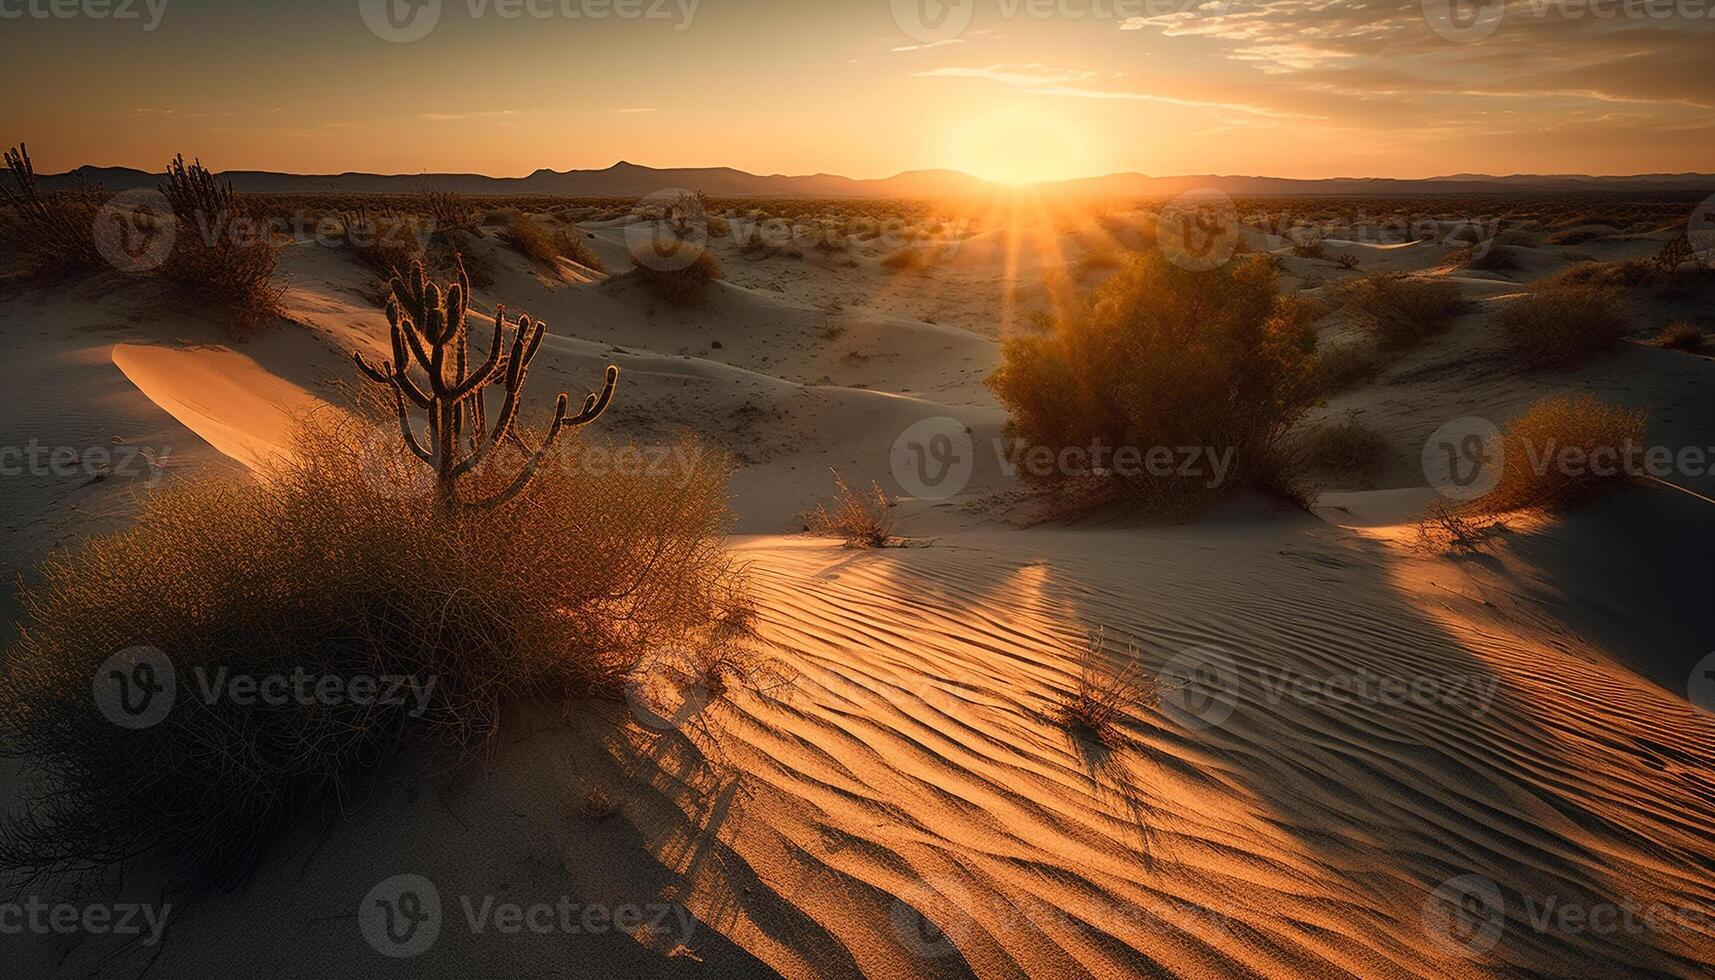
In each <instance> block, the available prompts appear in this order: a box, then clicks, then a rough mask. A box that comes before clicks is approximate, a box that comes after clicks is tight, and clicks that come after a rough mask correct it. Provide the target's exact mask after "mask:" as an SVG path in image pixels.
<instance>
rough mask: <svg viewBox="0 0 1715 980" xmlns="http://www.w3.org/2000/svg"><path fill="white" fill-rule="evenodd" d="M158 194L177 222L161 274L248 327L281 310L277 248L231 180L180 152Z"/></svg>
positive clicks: (282, 290)
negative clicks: (188, 161) (276, 276)
mask: <svg viewBox="0 0 1715 980" xmlns="http://www.w3.org/2000/svg"><path fill="white" fill-rule="evenodd" d="M161 194H162V195H163V196H164V197H166V199H167V203H168V205H169V206H171V208H172V210H173V217H174V218H175V219H176V220H177V221H178V235H177V236H176V237H175V238H174V241H173V250H172V253H171V254H170V255H169V256H168V257H167V261H166V263H165V264H164V265H163V266H162V267H161V272H162V274H163V275H164V276H165V277H166V278H167V279H168V280H169V281H171V282H173V283H175V284H176V285H177V286H178V287H179V288H181V289H183V290H185V291H186V292H188V293H190V294H191V295H192V296H194V297H196V298H197V299H199V300H202V301H205V302H208V303H211V304H214V305H216V306H218V307H220V308H222V310H223V311H225V312H227V313H228V314H229V315H231V316H233V317H234V319H235V323H236V325H237V326H239V327H252V326H255V325H256V324H257V323H259V322H260V321H262V320H263V319H265V318H266V317H268V316H270V315H273V314H275V313H277V312H278V311H279V309H280V295H281V294H282V293H283V292H284V291H285V289H284V287H276V286H275V285H274V266H275V262H276V260H277V258H278V248H277V247H276V246H275V244H274V242H273V240H272V238H271V237H270V236H269V233H268V231H267V228H266V226H264V225H262V224H260V223H258V222H256V221H255V220H253V219H252V217H251V216H250V214H249V212H248V210H247V209H246V208H245V206H244V204H243V202H242V201H241V200H240V199H239V197H238V195H237V194H235V193H233V191H232V183H231V182H230V181H226V182H222V181H219V180H216V179H215V177H214V175H213V174H211V173H209V171H208V169H207V168H206V167H204V166H203V165H202V162H201V161H200V160H198V161H195V162H192V163H191V164H189V165H186V163H185V158H184V157H183V156H178V157H175V158H174V159H173V162H172V163H171V164H169V165H168V167H167V173H166V175H165V176H164V177H163V178H162V180H161Z"/></svg>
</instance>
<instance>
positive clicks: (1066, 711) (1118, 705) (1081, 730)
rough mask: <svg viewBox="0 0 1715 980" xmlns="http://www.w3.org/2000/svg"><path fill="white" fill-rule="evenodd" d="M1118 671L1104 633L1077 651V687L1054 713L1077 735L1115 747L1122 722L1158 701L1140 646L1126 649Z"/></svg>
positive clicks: (1061, 698) (1099, 632)
mask: <svg viewBox="0 0 1715 980" xmlns="http://www.w3.org/2000/svg"><path fill="white" fill-rule="evenodd" d="M1120 656H1121V658H1122V660H1123V661H1124V663H1123V665H1121V666H1120V667H1119V669H1117V670H1116V669H1114V667H1112V666H1111V665H1110V664H1109V663H1108V652H1107V642H1106V638H1105V636H1104V634H1103V631H1102V630H1099V629H1098V630H1096V631H1095V632H1093V633H1091V634H1090V639H1089V642H1088V643H1087V644H1085V645H1084V646H1083V647H1082V648H1081V649H1080V650H1079V651H1078V686H1077V687H1076V688H1075V689H1074V690H1071V691H1066V692H1062V693H1061V694H1060V695H1059V704H1058V705H1056V710H1055V713H1056V714H1057V715H1058V716H1059V719H1060V723H1061V724H1063V725H1065V726H1067V727H1068V728H1070V729H1072V730H1073V731H1074V732H1076V733H1077V734H1079V735H1081V736H1083V737H1085V738H1087V739H1089V740H1090V741H1093V742H1096V743H1097V744H1100V745H1104V746H1107V747H1109V748H1113V747H1115V746H1117V745H1118V744H1119V743H1120V742H1121V736H1120V725H1119V723H1120V720H1121V719H1122V718H1124V717H1125V716H1126V714H1127V712H1129V711H1131V710H1134V709H1136V708H1137V707H1139V706H1140V705H1143V704H1144V703H1145V702H1148V701H1153V700H1154V699H1155V681H1154V679H1153V678H1152V677H1151V676H1150V675H1149V674H1148V673H1147V672H1146V671H1145V670H1144V668H1143V659H1142V657H1141V656H1140V652H1139V650H1138V647H1137V644H1135V643H1131V644H1128V645H1127V646H1126V649H1125V652H1124V653H1122V654H1121V655H1120Z"/></svg>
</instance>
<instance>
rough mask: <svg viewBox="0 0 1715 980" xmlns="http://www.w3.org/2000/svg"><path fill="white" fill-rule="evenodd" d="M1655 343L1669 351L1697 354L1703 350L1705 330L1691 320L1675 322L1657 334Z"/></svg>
mask: <svg viewBox="0 0 1715 980" xmlns="http://www.w3.org/2000/svg"><path fill="white" fill-rule="evenodd" d="M1655 342H1656V344H1657V345H1658V346H1661V347H1666V348H1667V349H1668V350H1683V351H1692V352H1693V353H1695V352H1697V351H1701V350H1702V349H1703V343H1704V340H1703V329H1702V328H1701V327H1699V326H1698V325H1697V324H1695V323H1692V322H1691V321H1690V320H1675V321H1673V322H1672V323H1670V324H1668V325H1667V326H1666V327H1664V328H1663V329H1662V331H1661V333H1659V334H1656V338H1655Z"/></svg>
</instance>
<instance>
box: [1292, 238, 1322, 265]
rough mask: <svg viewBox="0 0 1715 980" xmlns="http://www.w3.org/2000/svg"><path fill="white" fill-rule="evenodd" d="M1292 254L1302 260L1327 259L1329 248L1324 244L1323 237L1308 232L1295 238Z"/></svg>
mask: <svg viewBox="0 0 1715 980" xmlns="http://www.w3.org/2000/svg"><path fill="white" fill-rule="evenodd" d="M1292 254H1293V255H1296V256H1298V257H1299V258H1301V259H1325V258H1327V257H1328V248H1327V246H1326V245H1324V244H1323V243H1322V236H1321V235H1320V234H1318V233H1315V232H1306V233H1303V234H1299V235H1295V236H1293V240H1292Z"/></svg>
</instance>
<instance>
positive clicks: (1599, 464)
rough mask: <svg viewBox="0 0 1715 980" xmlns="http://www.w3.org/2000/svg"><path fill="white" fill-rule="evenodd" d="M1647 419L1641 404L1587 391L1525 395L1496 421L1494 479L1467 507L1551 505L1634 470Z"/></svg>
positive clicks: (1475, 509)
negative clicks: (1508, 415)
mask: <svg viewBox="0 0 1715 980" xmlns="http://www.w3.org/2000/svg"><path fill="white" fill-rule="evenodd" d="M1647 420H1648V413H1646V412H1645V411H1644V410H1643V409H1634V408H1624V407H1621V406H1618V405H1610V404H1607V403H1606V402H1603V401H1601V400H1600V399H1598V398H1596V397H1595V396H1594V395H1576V396H1575V395H1556V396H1551V397H1548V398H1543V399H1540V400H1538V401H1536V402H1533V403H1532V404H1531V406H1530V407H1529V408H1527V409H1526V410H1525V412H1524V414H1523V415H1520V416H1519V417H1518V418H1516V419H1513V420H1512V421H1511V422H1509V423H1507V424H1506V426H1505V427H1503V428H1502V430H1501V436H1500V440H1501V445H1500V452H1499V454H1498V457H1499V459H1500V461H1501V473H1500V478H1499V479H1498V480H1497V482H1496V483H1495V486H1494V488H1493V489H1492V490H1490V491H1489V492H1488V493H1486V494H1484V495H1483V496H1481V497H1479V498H1477V499H1476V500H1474V501H1472V502H1471V507H1470V509H1471V511H1472V512H1474V513H1490V514H1496V513H1505V512H1508V511H1515V510H1522V509H1525V508H1545V509H1556V508H1560V507H1565V506H1569V505H1571V504H1574V503H1577V502H1579V501H1581V500H1583V499H1585V498H1587V497H1589V496H1590V495H1592V494H1593V493H1595V492H1597V491H1599V490H1600V489H1602V488H1603V487H1604V486H1608V485H1612V484H1614V483H1615V482H1617V481H1623V480H1625V479H1626V478H1627V476H1628V474H1629V473H1632V472H1637V471H1638V470H1637V466H1638V464H1639V463H1640V460H1638V459H1637V458H1636V457H1637V454H1638V453H1641V452H1642V451H1643V440H1644V434H1645V423H1646V422H1647Z"/></svg>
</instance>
